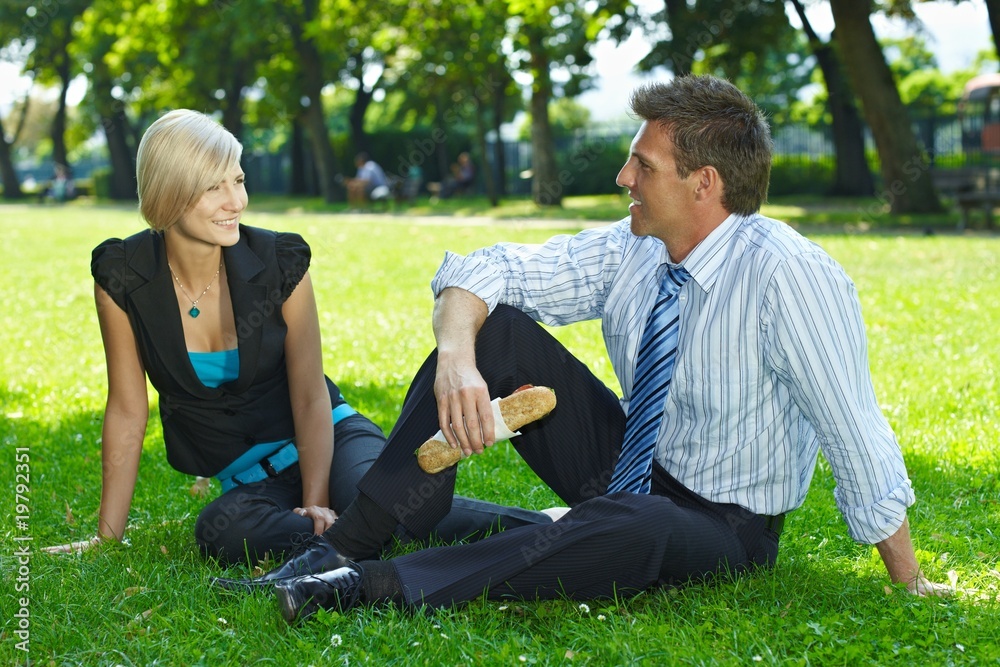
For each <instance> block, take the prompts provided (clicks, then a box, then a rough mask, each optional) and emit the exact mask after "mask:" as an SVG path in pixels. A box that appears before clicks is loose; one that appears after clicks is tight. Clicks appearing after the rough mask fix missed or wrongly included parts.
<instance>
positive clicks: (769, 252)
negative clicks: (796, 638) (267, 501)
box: [276, 77, 939, 622]
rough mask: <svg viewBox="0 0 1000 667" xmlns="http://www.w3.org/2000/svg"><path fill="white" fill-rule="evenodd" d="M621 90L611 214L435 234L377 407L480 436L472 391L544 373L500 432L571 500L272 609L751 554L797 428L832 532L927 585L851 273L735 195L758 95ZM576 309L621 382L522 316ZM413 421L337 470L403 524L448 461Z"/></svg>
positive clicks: (672, 576) (292, 586)
mask: <svg viewBox="0 0 1000 667" xmlns="http://www.w3.org/2000/svg"><path fill="white" fill-rule="evenodd" d="M631 106H632V110H633V112H634V113H635V114H636V115H637V116H639V117H640V118H642V119H643V121H644V122H643V124H642V126H641V128H640V130H639V132H638V134H637V135H636V137H635V139H634V140H633V142H632V146H631V150H630V155H629V158H628V161H627V162H626V164H625V166H624V167H623V168H622V170H621V172H620V173H619V175H618V179H617V182H618V184H619V185H621V186H622V187H625V188H627V189H628V191H629V194H630V196H631V198H632V204H631V205H630V206H629V213H630V216H629V217H628V218H626V219H625V220H622V221H621V222H619V223H617V224H614V225H611V226H608V227H605V228H601V229H592V230H587V231H584V232H581V233H579V234H577V235H575V236H557V237H555V238H553V239H550V240H549V241H548V242H547V243H545V244H544V245H540V246H525V245H516V244H499V245H496V246H493V247H490V248H484V249H481V250H478V251H476V252H473V253H471V254H470V255H468V256H466V257H460V256H457V255H454V254H450V253H449V254H448V255H447V256H446V258H445V260H444V263H443V264H442V266H441V268H440V269H439V270H438V273H437V275H436V276H435V278H434V281H433V285H432V286H433V288H434V290H435V293H436V295H437V298H436V302H435V308H434V315H433V322H434V332H435V336H436V339H437V343H438V348H437V350H436V352H435V353H434V354H432V355H431V357H430V358H429V359H428V362H427V363H426V364H425V366H424V367H423V368H422V369H421V370H420V371H419V372H418V373H417V376H416V378H415V380H414V384H413V385H412V386H411V389H410V395H409V396H408V397H407V400H406V402H405V403H404V407H403V414H402V415H401V423H402V424H404V425H405V424H407V423H410V422H411V421H412V420H413V419H414V416H415V415H416V414H417V413H421V412H423V413H425V412H427V411H432V410H434V407H435V403H436V413H437V422H438V425H440V426H441V428H442V430H443V431H444V433H445V435H446V436H447V438H448V440H449V442H451V443H452V444H453V445H454V446H459V447H461V448H462V450H463V452H464V453H465V454H466V455H470V454H474V453H480V452H482V451H483V449H484V447H488V446H489V445H491V444H492V442H493V439H494V438H493V436H492V434H493V427H494V420H493V415H492V413H491V410H490V407H489V400H490V396H491V395H492V396H496V395H503V394H504V393H507V392H509V391H511V390H512V389H513V388H515V387H517V386H518V385H519V384H523V383H525V382H530V383H534V384H539V385H545V386H550V387H553V388H554V389H555V391H556V395H557V396H558V400H559V404H558V406H557V407H556V409H555V411H554V412H553V413H552V414H551V415H550V416H549V417H547V418H546V419H544V420H542V421H541V422H539V423H538V424H536V425H534V426H532V427H526V428H525V429H523V435H522V436H521V437H519V438H517V439H515V443H514V444H515V447H517V449H518V451H519V453H520V454H521V456H522V457H523V458H524V459H525V460H526V461H527V462H528V464H529V465H530V466H531V467H532V468H533V469H534V470H535V472H536V473H537V474H538V475H539V477H540V478H541V479H542V480H543V481H545V482H546V483H547V484H548V485H549V486H550V487H551V488H552V489H553V490H554V491H555V492H556V493H557V494H558V495H559V496H560V497H561V498H562V499H563V500H565V501H566V502H567V504H569V505H570V506H571V508H572V509H571V510H570V511H569V512H568V513H566V514H565V515H564V516H563V517H562V518H560V519H559V520H558V521H556V522H555V523H553V524H551V525H545V524H541V525H537V524H536V525H528V526H523V527H518V528H514V529H510V530H506V531H504V532H502V533H500V534H497V535H494V536H491V537H488V538H487V539H485V540H483V541H480V542H477V543H474V544H467V545H458V546H450V547H441V548H436V549H428V550H424V551H419V552H415V553H412V554H408V555H405V556H402V557H399V558H395V559H392V560H390V561H384V562H383V561H375V560H371V561H363V562H361V563H353V562H344V561H343V560H341V561H338V562H336V563H331V564H332V565H335V566H336V567H334V568H333V569H331V570H329V571H327V572H324V573H321V574H309V575H305V576H300V577H295V578H285V579H283V580H281V581H279V582H278V583H277V586H276V593H277V596H278V599H279V603H280V607H281V610H282V614H283V615H284V617H285V618H286V620H288V621H290V622H292V621H294V620H296V619H301V618H304V617H306V616H308V615H310V614H311V613H313V612H314V611H315V610H316V609H317V608H319V607H324V608H331V609H341V610H343V609H347V608H348V607H350V606H351V605H352V604H354V602H355V601H357V600H359V599H360V600H363V601H367V602H369V603H379V602H388V601H392V602H397V603H402V604H406V605H413V606H416V605H421V604H427V605H430V606H446V605H450V604H453V603H457V602H462V601H466V600H470V599H474V598H476V597H479V596H480V595H482V594H483V592H485V593H486V595H487V597H489V598H490V599H500V598H504V597H508V596H514V597H521V598H531V599H545V598H554V597H565V596H568V597H572V598H591V597H605V596H612V595H623V594H626V595H627V594H630V593H635V592H637V591H640V590H643V589H645V588H648V587H651V586H655V585H658V584H673V583H684V582H688V581H691V580H697V579H704V578H707V577H711V576H714V575H717V574H721V573H724V572H725V573H741V572H746V571H752V570H754V569H757V568H766V567H770V566H772V565H773V563H774V562H775V559H776V557H777V553H778V539H779V535H780V533H781V529H782V525H783V521H784V515H785V513H786V512H788V511H790V510H793V509H795V508H796V507H798V506H799V505H800V504H801V503H802V502H803V499H804V498H805V495H806V491H807V489H808V486H809V482H810V480H811V477H812V472H813V469H814V467H815V463H816V457H817V453H818V450H819V448H820V447H822V448H823V451H824V454H825V456H826V458H827V459H828V461H829V462H830V466H831V468H832V470H833V473H834V476H835V478H836V480H837V489H836V491H835V494H834V495H835V498H836V501H837V504H838V507H839V508H840V511H841V513H842V515H843V517H844V519H845V521H846V523H847V526H848V530H849V532H850V534H851V536H852V537H854V538H855V539H856V540H858V541H861V542H865V543H871V544H876V545H877V547H878V550H879V553H880V555H881V556H882V559H883V561H884V563H885V566H886V569H887V570H888V573H889V576H890V578H891V579H892V581H894V582H905V584H906V586H907V587H908V589H909V590H910V591H912V592H914V593H917V594H921V595H923V594H929V593H933V592H937V591H938V590H939V588H938V587H937V586H936V585H935V584H932V583H930V582H928V581H927V580H926V579H925V578H924V577H923V576H922V574H921V572H920V568H919V566H918V564H917V561H916V557H915V555H914V551H913V546H912V544H911V541H910V536H909V528H908V525H907V521H906V509H907V507H908V506H909V505H911V504H912V503H913V502H914V496H913V491H912V488H911V485H910V481H909V479H908V478H907V475H906V470H905V467H904V465H903V460H902V456H901V454H900V450H899V446H898V444H897V442H896V440H895V437H894V435H893V433H892V431H891V429H890V427H889V425H888V424H887V422H886V420H885V418H884V417H883V415H882V413H881V411H880V409H879V407H878V405H877V403H876V400H875V395H874V391H873V388H872V383H871V378H870V374H869V369H868V361H867V352H866V343H865V331H864V325H863V322H862V319H861V314H860V309H859V304H858V300H857V297H856V294H855V291H854V286H853V284H852V283H851V281H850V279H849V278H848V277H847V276H846V275H845V274H844V272H843V270H842V269H841V267H840V266H839V265H838V264H837V263H836V262H834V261H833V260H832V259H831V258H830V257H829V256H828V255H827V254H826V253H825V252H823V251H822V250H821V249H820V248H819V247H818V246H816V245H815V244H813V243H811V242H809V241H807V240H806V239H804V238H803V237H801V236H800V235H798V234H797V233H796V232H794V231H793V230H791V229H790V228H789V227H787V226H786V225H784V224H782V223H780V222H777V221H774V220H770V219H767V218H764V217H762V216H760V215H759V214H758V211H759V208H760V206H761V204H762V202H763V201H764V199H765V196H766V191H767V184H768V177H769V173H770V162H771V150H772V144H771V138H770V133H769V130H768V127H767V124H766V121H765V119H764V117H763V115H762V114H761V112H760V111H759V109H757V107H756V106H755V105H754V104H753V102H752V101H751V100H750V99H749V98H748V97H746V96H745V95H744V94H743V93H741V92H740V91H739V90H737V89H736V88H735V87H733V86H732V85H731V84H729V83H727V82H725V81H721V80H718V79H715V78H712V77H684V78H680V79H675V80H674V81H673V82H671V83H669V84H653V85H649V86H646V87H643V88H640V89H638V90H637V91H635V93H634V94H633V97H632V100H631ZM596 318H601V320H602V322H603V330H604V337H605V342H606V344H607V348H608V353H609V356H610V359H611V362H612V364H613V366H614V369H615V373H616V374H617V376H618V379H619V381H620V384H621V386H622V388H623V391H624V393H625V398H624V399H623V400H621V401H619V400H618V399H617V397H616V396H614V394H613V393H612V392H611V391H610V390H608V389H607V388H606V387H605V386H604V385H603V384H602V383H601V382H600V381H599V380H598V379H597V378H596V377H595V376H594V375H593V374H591V373H590V371H589V370H588V369H587V368H586V367H584V365H583V364H582V363H580V362H579V361H578V360H576V359H575V358H573V357H572V355H571V354H570V353H569V352H568V351H566V350H565V349H564V348H563V347H562V346H561V345H560V344H559V343H558V342H556V341H555V340H554V339H553V338H552V337H551V336H549V335H548V334H547V333H546V332H544V330H543V329H542V328H541V327H540V326H538V324H537V323H536V322H535V321H541V322H544V323H546V324H551V325H558V324H567V323H570V322H575V321H580V320H586V319H596ZM431 385H433V397H432V396H430V394H431V389H430V387H431ZM432 401H433V402H432ZM626 415H627V416H626ZM398 428H400V426H399V425H398V424H397V429H398ZM424 428H427V427H426V426H425V427H424ZM427 435H430V434H429V433H428V434H427ZM417 444H419V442H411V443H409V448H410V449H409V452H407V451H406V447H405V446H404V444H403V443H402V442H401V441H399V440H398V439H397V444H394V443H393V442H392V438H390V444H389V445H388V446H387V448H386V450H385V451H384V452H383V454H382V455H381V456H380V458H379V460H378V461H377V462H376V463H375V465H374V466H373V467H372V470H371V471H370V472H369V474H368V475H367V476H366V477H365V478H364V479H363V480H362V481H361V483H360V484H359V489H360V490H361V493H362V497H364V498H367V499H370V500H372V501H374V503H375V504H376V505H378V506H379V507H381V508H382V509H383V510H384V511H385V512H387V513H389V514H390V515H392V516H393V517H395V518H396V519H397V520H399V521H400V522H401V523H403V524H404V525H406V526H407V527H408V528H409V529H410V530H411V531H413V532H416V533H419V532H420V531H421V530H423V529H425V528H424V527H425V526H426V525H429V523H428V522H429V521H431V520H433V517H434V516H435V515H436V512H439V511H440V508H437V507H432V506H434V505H436V504H437V503H440V502H441V498H442V497H445V496H447V495H448V494H449V493H450V481H448V482H445V481H440V482H435V481H434V480H433V477H432V476H431V477H429V478H428V477H424V478H421V476H420V473H419V470H415V468H416V466H415V464H414V463H412V459H413V456H412V449H413V448H414V447H415V446H416V445H417ZM452 472H453V471H452ZM445 474H446V473H441V475H445ZM434 484H437V486H434ZM422 485H423V486H422ZM424 489H431V490H430V491H428V493H427V494H424V493H423V491H424ZM415 491H419V492H418V493H416V495H414V493H415ZM414 499H415V500H414ZM336 525H337V524H334V526H335V527H336ZM344 530H349V527H348V526H345V527H344ZM313 571H315V569H314V570H313Z"/></svg>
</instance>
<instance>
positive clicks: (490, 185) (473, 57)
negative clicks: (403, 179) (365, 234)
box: [398, 0, 514, 206]
mask: <svg viewBox="0 0 1000 667" xmlns="http://www.w3.org/2000/svg"><path fill="white" fill-rule="evenodd" d="M506 12H507V6H506V4H505V2H504V0H485V1H484V2H480V3H474V4H473V3H464V2H458V1H455V0H451V1H450V2H444V3H436V4H435V5H434V6H428V7H422V8H420V9H419V10H416V11H410V12H408V13H407V15H406V19H405V21H404V24H403V25H404V27H405V29H406V31H407V45H408V49H407V51H406V52H405V53H401V54H400V62H399V63H398V66H399V67H400V69H401V74H400V75H399V77H398V78H399V80H400V82H401V83H402V84H403V85H405V86H406V91H407V93H406V97H407V102H406V104H405V105H403V106H402V107H401V109H400V111H416V112H418V113H419V114H422V115H430V116H431V117H432V118H433V124H434V130H433V131H432V134H431V139H432V143H433V146H429V148H430V151H427V150H424V151H418V152H417V153H416V154H415V157H416V158H417V159H418V160H421V161H422V160H424V159H426V158H429V157H430V152H431V151H432V152H433V153H434V154H435V155H436V156H437V158H438V162H439V169H440V171H441V172H442V173H443V174H447V173H448V169H449V165H450V164H451V163H452V162H453V161H454V159H455V156H454V155H453V154H448V148H449V144H451V146H454V144H455V143H456V140H455V135H456V134H464V135H466V136H468V135H473V136H474V137H475V149H476V151H478V153H479V160H478V161H479V164H480V173H482V174H483V178H482V182H483V185H484V186H485V189H486V195H487V197H488V198H489V200H490V202H491V204H492V205H494V206H495V205H497V204H498V203H499V198H500V194H501V193H502V192H503V189H504V185H503V180H502V174H503V171H504V164H503V151H502V146H501V145H500V142H499V141H497V143H496V144H495V146H496V148H497V150H496V152H495V153H494V155H493V156H492V163H493V164H492V165H491V164H490V162H491V156H490V155H489V150H488V142H487V133H488V132H489V131H490V130H493V131H494V132H495V133H496V134H497V137H499V130H500V124H501V123H503V122H504V121H505V120H507V115H508V113H507V109H508V107H509V103H510V101H511V98H512V96H513V95H514V91H513V80H512V78H511V76H510V73H509V71H508V63H507V58H506V56H505V54H504V46H503V45H504V41H505V39H506V38H507V30H506V23H507V18H508V17H507V13H506ZM449 140H450V141H449ZM407 161H412V160H410V158H408V160H407ZM418 166H419V165H418ZM491 166H492V169H491ZM491 172H493V173H496V174H497V175H498V176H500V177H501V178H500V179H498V180H497V181H495V180H494V179H493V178H491ZM400 175H401V176H403V175H404V174H400Z"/></svg>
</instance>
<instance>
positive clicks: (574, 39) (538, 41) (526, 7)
mask: <svg viewBox="0 0 1000 667" xmlns="http://www.w3.org/2000/svg"><path fill="white" fill-rule="evenodd" d="M507 3H508V8H509V12H510V16H511V18H512V24H513V30H512V32H513V34H514V40H513V42H514V46H515V49H516V50H517V51H518V53H517V54H516V57H515V61H516V62H517V63H518V65H517V67H518V68H519V69H521V70H523V71H525V72H526V73H528V74H529V75H530V76H531V95H530V100H529V109H530V111H531V122H532V127H531V152H532V171H533V175H532V183H531V195H532V199H533V200H534V202H535V204H537V205H539V206H560V205H561V204H562V192H563V188H564V186H565V183H564V181H565V180H566V179H567V178H572V175H571V174H566V173H561V172H560V171H559V167H558V164H557V163H556V158H555V142H554V140H553V135H552V126H551V122H550V120H549V103H550V102H551V101H552V100H553V98H554V97H555V96H556V94H557V93H558V92H562V93H564V94H566V95H568V96H571V97H572V96H574V95H577V94H579V93H580V92H582V91H583V90H585V89H586V88H587V87H588V85H589V81H590V78H589V75H588V67H589V65H590V64H591V62H592V61H593V57H592V56H591V55H590V52H589V47H590V46H591V44H592V43H593V42H594V41H595V40H596V38H597V36H598V35H599V34H601V32H602V31H603V30H604V29H605V28H606V26H607V25H608V22H609V21H610V20H611V19H613V18H614V19H616V20H618V19H620V17H622V16H624V15H625V14H626V13H627V7H626V5H627V4H628V3H625V2H622V1H620V0H600V1H595V2H592V3H588V4H587V5H584V4H581V3H577V2H573V1H572V0H564V1H560V0H507ZM553 72H558V73H559V74H560V75H561V76H562V77H563V78H564V81H562V82H560V83H559V84H558V85H557V84H556V82H555V81H554V80H553V76H552V75H553Z"/></svg>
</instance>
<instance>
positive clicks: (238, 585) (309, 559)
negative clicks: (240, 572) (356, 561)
mask: <svg viewBox="0 0 1000 667" xmlns="http://www.w3.org/2000/svg"><path fill="white" fill-rule="evenodd" d="M300 549H301V550H300V551H299V552H298V553H297V554H296V555H293V556H292V557H291V558H289V559H288V560H287V561H285V563H284V564H282V565H279V566H278V567H276V568H274V569H273V570H271V571H270V572H268V573H267V574H265V575H264V576H262V577H258V578H256V579H226V578H224V577H212V585H213V586H217V587H219V588H224V589H226V590H229V591H244V592H250V591H255V590H260V589H262V588H270V587H272V586H274V585H275V584H277V583H279V582H282V581H288V580H289V579H294V578H295V577H301V576H303V575H306V574H319V573H320V572H326V571H327V570H335V569H337V568H340V567H343V566H345V565H347V564H348V563H349V562H350V561H349V560H347V559H346V558H344V557H343V556H341V555H340V554H339V553H337V550H336V549H334V548H333V547H332V546H330V543H329V542H327V541H326V540H324V539H323V538H322V537H320V536H319V535H313V536H312V537H311V538H309V540H307V541H306V542H305V543H304V544H303V545H302V547H301V548H300Z"/></svg>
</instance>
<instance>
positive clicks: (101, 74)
mask: <svg viewBox="0 0 1000 667" xmlns="http://www.w3.org/2000/svg"><path fill="white" fill-rule="evenodd" d="M137 2H138V0H134V1H133V0H129V1H125V2H113V1H112V0H96V1H95V2H93V3H92V4H91V6H90V7H88V8H87V9H86V11H84V13H83V15H82V18H81V21H80V28H79V34H78V38H77V39H76V40H75V41H74V42H73V44H72V45H71V53H74V55H75V56H76V57H77V58H79V59H80V61H81V62H83V63H84V65H83V69H84V71H85V72H86V73H87V75H88V80H89V83H90V86H89V89H88V91H87V95H86V97H85V103H86V104H88V105H89V107H90V108H91V109H92V110H93V113H95V114H96V116H97V118H98V119H99V122H100V128H101V130H102V131H103V132H104V137H105V140H106V142H107V147H108V159H109V162H110V164H111V174H110V179H109V183H108V187H109V191H108V196H109V197H110V198H111V199H118V200H128V199H135V198H136V195H137V190H136V177H135V154H136V149H137V147H138V141H137V137H136V131H135V128H133V126H132V122H131V120H130V119H129V117H128V109H129V104H130V98H131V97H132V96H134V95H135V91H136V90H137V89H139V87H140V85H141V81H142V77H141V76H140V75H139V73H140V72H142V71H143V70H144V69H146V68H148V66H149V63H150V62H151V61H152V62H155V59H156V55H155V53H153V52H152V51H149V50H142V51H140V52H137V53H136V54H133V53H131V52H128V51H127V48H126V46H123V44H122V43H119V42H120V41H121V40H122V38H124V37H126V36H128V35H129V32H128V30H129V25H130V22H131V19H132V16H133V15H134V12H135V10H136V9H137V8H140V9H141V3H138V4H136V3H137ZM125 43H126V44H127V42H125ZM123 53H128V55H129V57H127V58H123V57H122V54H123ZM133 69H134V70H135V71H136V76H135V77H133V73H132V72H133ZM133 81H135V82H136V83H133Z"/></svg>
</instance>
